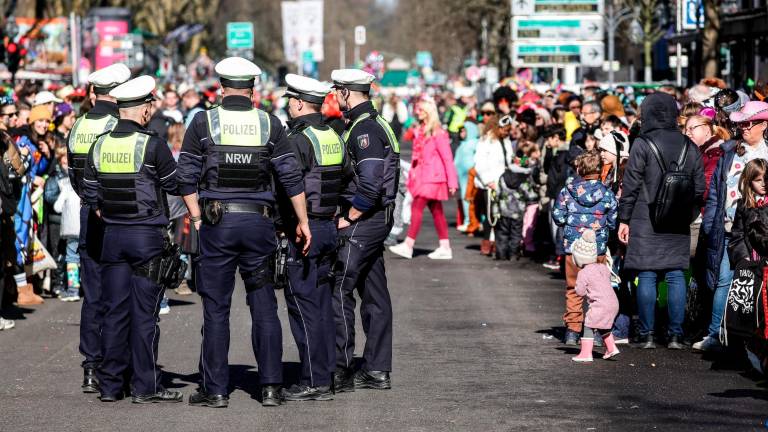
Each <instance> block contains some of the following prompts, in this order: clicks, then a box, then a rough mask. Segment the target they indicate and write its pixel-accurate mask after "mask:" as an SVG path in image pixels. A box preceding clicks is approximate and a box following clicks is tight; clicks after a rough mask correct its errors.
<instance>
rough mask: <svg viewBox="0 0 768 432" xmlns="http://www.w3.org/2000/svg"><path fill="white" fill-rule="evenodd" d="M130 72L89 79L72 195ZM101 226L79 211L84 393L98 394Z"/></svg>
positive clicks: (76, 130) (107, 71)
mask: <svg viewBox="0 0 768 432" xmlns="http://www.w3.org/2000/svg"><path fill="white" fill-rule="evenodd" d="M130 77H131V71H130V69H128V67H127V66H126V65H124V64H122V63H115V64H113V65H110V66H107V67H105V68H103V69H99V70H97V71H96V72H94V73H92V74H90V75H88V82H89V83H91V85H92V86H93V92H94V94H95V95H96V103H95V104H94V105H93V108H91V110H90V111H88V113H87V114H86V115H84V116H82V117H80V118H79V119H78V120H77V121H76V122H75V124H74V126H73V127H72V131H71V132H70V134H69V140H68V143H67V159H68V160H69V177H70V180H71V183H72V187H73V188H74V189H75V192H77V194H78V195H79V196H80V198H81V199H82V198H84V195H83V184H82V183H83V171H84V169H85V165H86V161H87V160H88V152H89V151H90V150H91V145H92V144H93V142H94V141H95V140H96V137H97V136H99V135H101V134H103V133H105V132H108V131H111V130H112V129H113V128H114V127H115V125H116V124H117V119H118V117H119V115H120V114H119V112H118V109H117V103H115V98H113V97H112V96H110V95H109V92H110V91H111V90H112V89H114V88H115V87H117V86H118V85H120V84H122V83H124V82H126V81H128V79H129V78H130ZM103 236H104V225H103V223H102V221H101V219H100V218H99V217H96V215H95V214H94V208H92V207H91V206H89V205H87V204H83V205H82V206H81V207H80V242H79V246H78V250H79V252H80V265H81V267H82V271H81V272H80V275H81V279H82V281H81V286H82V287H83V293H84V294H85V296H84V299H83V306H82V309H81V310H80V353H81V354H82V355H83V357H85V360H83V363H82V367H83V384H82V390H83V393H98V391H99V382H98V379H97V378H96V369H97V368H98V367H99V364H101V359H102V355H101V340H100V334H101V320H102V317H103V313H104V312H103V305H102V303H101V266H100V265H99V261H100V258H101V245H102V239H103Z"/></svg>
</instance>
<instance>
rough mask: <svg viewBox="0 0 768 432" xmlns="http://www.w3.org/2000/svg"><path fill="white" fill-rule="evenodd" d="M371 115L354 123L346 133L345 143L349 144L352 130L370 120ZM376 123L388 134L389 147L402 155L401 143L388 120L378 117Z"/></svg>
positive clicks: (363, 116)
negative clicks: (362, 122)
mask: <svg viewBox="0 0 768 432" xmlns="http://www.w3.org/2000/svg"><path fill="white" fill-rule="evenodd" d="M370 116H371V115H370V114H368V113H364V114H362V115H361V116H360V117H358V118H357V120H355V121H354V123H352V126H350V127H349V129H347V130H346V131H344V142H346V143H348V142H349V136H350V135H351V134H352V130H353V129H354V128H355V126H357V125H358V124H359V123H360V122H361V121H363V120H365V119H367V118H369V117H370ZM376 123H378V124H379V126H381V128H382V129H384V132H385V133H386V134H387V140H389V145H390V146H392V150H393V151H394V152H395V153H397V154H400V143H399V142H398V141H397V138H396V137H395V132H393V131H392V126H390V125H389V123H387V121H386V120H384V119H383V118H381V116H376Z"/></svg>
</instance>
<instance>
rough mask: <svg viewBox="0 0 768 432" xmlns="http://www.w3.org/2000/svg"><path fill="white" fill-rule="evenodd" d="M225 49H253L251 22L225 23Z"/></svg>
mask: <svg viewBox="0 0 768 432" xmlns="http://www.w3.org/2000/svg"><path fill="white" fill-rule="evenodd" d="M227 49H231V50H234V49H253V23H251V22H229V23H227Z"/></svg>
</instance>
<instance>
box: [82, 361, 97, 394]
mask: <svg viewBox="0 0 768 432" xmlns="http://www.w3.org/2000/svg"><path fill="white" fill-rule="evenodd" d="M80 388H81V389H83V393H98V392H99V379H98V378H96V368H94V367H86V368H83V385H82V386H80Z"/></svg>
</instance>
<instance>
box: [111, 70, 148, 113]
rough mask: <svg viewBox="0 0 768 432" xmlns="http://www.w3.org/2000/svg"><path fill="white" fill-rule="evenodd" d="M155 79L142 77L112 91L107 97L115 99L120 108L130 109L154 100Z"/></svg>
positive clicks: (146, 76)
mask: <svg viewBox="0 0 768 432" xmlns="http://www.w3.org/2000/svg"><path fill="white" fill-rule="evenodd" d="M154 91H155V79H154V78H152V77H151V76H149V75H142V76H140V77H137V78H134V79H132V80H130V81H126V82H124V83H123V84H120V85H119V86H117V87H115V88H114V89H112V91H111V92H109V95H110V96H112V97H113V98H115V99H117V105H118V106H119V107H120V108H130V107H134V106H138V105H144V104H145V103H148V102H152V101H153V100H155V96H154V95H153V94H152V92H154Z"/></svg>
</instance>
